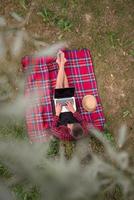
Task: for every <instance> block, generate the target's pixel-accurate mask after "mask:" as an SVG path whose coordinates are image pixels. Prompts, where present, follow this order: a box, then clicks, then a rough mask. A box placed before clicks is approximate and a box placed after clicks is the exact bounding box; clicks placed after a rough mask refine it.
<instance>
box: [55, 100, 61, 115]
mask: <svg viewBox="0 0 134 200" xmlns="http://www.w3.org/2000/svg"><path fill="white" fill-rule="evenodd" d="M61 110H62V106H61V104H60V103H57V104H56V106H55V111H56V116H59V115H60V113H61Z"/></svg>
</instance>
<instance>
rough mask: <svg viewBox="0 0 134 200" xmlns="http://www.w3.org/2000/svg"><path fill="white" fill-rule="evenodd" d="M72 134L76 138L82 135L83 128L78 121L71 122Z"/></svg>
mask: <svg viewBox="0 0 134 200" xmlns="http://www.w3.org/2000/svg"><path fill="white" fill-rule="evenodd" d="M72 134H73V136H74V137H76V138H78V137H80V136H82V135H83V128H82V126H81V125H80V124H79V123H74V124H73V128H72Z"/></svg>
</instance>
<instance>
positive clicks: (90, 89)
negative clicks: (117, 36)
mask: <svg viewBox="0 0 134 200" xmlns="http://www.w3.org/2000/svg"><path fill="white" fill-rule="evenodd" d="M64 53H65V57H66V58H67V62H66V64H65V71H66V74H67V77H68V81H69V86H70V87H75V98H76V105H77V108H78V111H79V112H80V113H81V116H82V118H83V119H85V120H86V121H89V122H90V123H91V122H92V123H93V125H94V126H95V127H97V128H98V129H100V130H101V131H102V130H103V127H104V122H105V117H104V114H103V110H102V105H101V101H100V97H99V94H98V89H97V83H96V79H95V74H94V69H93V63H92V58H91V54H90V51H89V49H82V50H64ZM22 66H23V70H24V71H25V72H26V74H27V78H26V84H25V95H26V96H27V97H29V98H31V95H33V94H35V98H34V100H32V101H33V102H34V103H31V105H30V106H29V107H28V109H27V111H26V123H27V129H28V135H29V138H30V140H31V141H34V142H39V141H40V142H43V141H46V138H47V136H48V130H49V128H51V124H52V118H53V93H54V87H55V83H56V77H57V72H58V65H57V63H56V58H54V57H32V56H25V57H23V58H22ZM86 94H92V95H94V96H95V97H96V99H97V108H96V110H95V111H94V112H92V113H90V112H86V111H85V110H84V109H83V108H82V98H83V96H84V95H86Z"/></svg>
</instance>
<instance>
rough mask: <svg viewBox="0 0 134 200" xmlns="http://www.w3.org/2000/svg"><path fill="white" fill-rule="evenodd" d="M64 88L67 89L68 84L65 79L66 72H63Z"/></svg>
mask: <svg viewBox="0 0 134 200" xmlns="http://www.w3.org/2000/svg"><path fill="white" fill-rule="evenodd" d="M63 85H64V88H68V87H69V83H68V79H67V75H66V72H65V71H64V82H63Z"/></svg>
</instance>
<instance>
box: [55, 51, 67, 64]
mask: <svg viewBox="0 0 134 200" xmlns="http://www.w3.org/2000/svg"><path fill="white" fill-rule="evenodd" d="M66 61H67V60H66V58H65V55H64V52H63V51H59V52H58V53H57V59H56V62H57V63H58V65H59V67H63V66H64V64H65V63H66Z"/></svg>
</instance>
